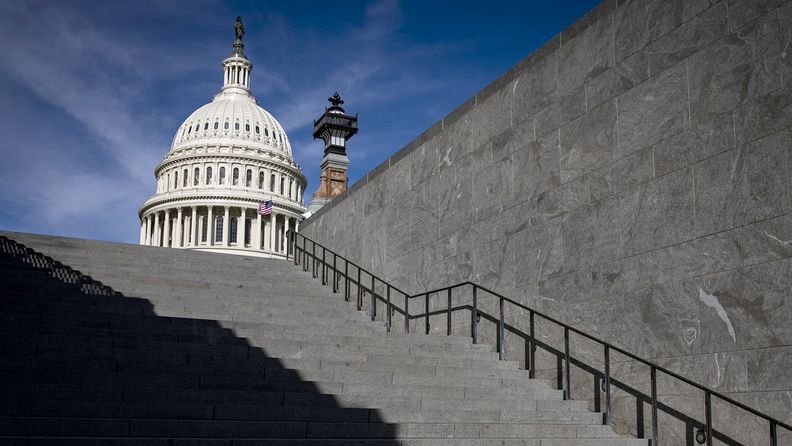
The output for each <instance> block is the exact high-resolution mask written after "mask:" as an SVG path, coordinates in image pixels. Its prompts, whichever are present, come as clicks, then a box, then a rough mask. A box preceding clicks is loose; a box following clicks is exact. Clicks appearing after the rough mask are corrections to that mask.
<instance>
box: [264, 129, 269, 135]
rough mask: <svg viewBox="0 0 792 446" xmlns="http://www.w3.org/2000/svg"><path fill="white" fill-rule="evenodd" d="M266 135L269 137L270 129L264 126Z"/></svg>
mask: <svg viewBox="0 0 792 446" xmlns="http://www.w3.org/2000/svg"><path fill="white" fill-rule="evenodd" d="M264 136H266V137H269V129H268V128H266V127H264Z"/></svg>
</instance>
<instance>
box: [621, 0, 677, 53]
mask: <svg viewBox="0 0 792 446" xmlns="http://www.w3.org/2000/svg"><path fill="white" fill-rule="evenodd" d="M682 12H683V9H682V0H620V1H619V5H618V6H617V8H616V14H615V18H614V20H615V22H616V36H615V41H616V59H617V60H622V59H624V58H626V57H628V56H631V55H632V54H634V53H636V52H638V50H640V49H642V48H643V47H644V46H646V45H647V44H648V43H650V42H653V41H655V40H656V39H657V38H659V37H660V36H662V35H664V34H666V33H667V32H669V31H671V30H672V29H674V28H676V27H678V26H679V25H681V24H682Z"/></svg>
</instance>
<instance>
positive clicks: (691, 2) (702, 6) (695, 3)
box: [684, 0, 721, 21]
mask: <svg viewBox="0 0 792 446" xmlns="http://www.w3.org/2000/svg"><path fill="white" fill-rule="evenodd" d="M720 2H721V0H685V2H684V3H685V5H684V8H685V10H684V15H685V21H688V20H690V19H692V18H693V17H695V16H697V15H698V14H700V13H702V12H703V11H706V10H707V9H709V7H711V6H713V5H717V4H718V3H720Z"/></svg>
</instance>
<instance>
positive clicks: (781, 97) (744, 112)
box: [734, 86, 792, 146]
mask: <svg viewBox="0 0 792 446" xmlns="http://www.w3.org/2000/svg"><path fill="white" fill-rule="evenodd" d="M734 121H735V124H736V125H735V127H736V129H735V133H736V135H737V145H738V146H741V145H743V144H745V143H748V142H751V141H754V140H756V139H759V138H762V137H764V136H767V135H769V134H771V133H774V132H776V131H778V130H781V129H783V128H786V127H790V126H792V86H787V87H784V88H782V89H780V90H778V91H775V92H773V93H771V94H768V95H765V96H762V97H760V98H757V99H755V100H753V101H751V102H748V103H746V104H743V105H742V106H741V107H740V108H738V109H737V110H736V111H735V117H734Z"/></svg>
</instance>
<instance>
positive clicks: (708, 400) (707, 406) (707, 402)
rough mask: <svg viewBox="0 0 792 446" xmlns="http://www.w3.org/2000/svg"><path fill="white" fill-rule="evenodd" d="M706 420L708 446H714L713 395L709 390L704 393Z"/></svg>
mask: <svg viewBox="0 0 792 446" xmlns="http://www.w3.org/2000/svg"><path fill="white" fill-rule="evenodd" d="M704 419H705V420H706V422H707V426H706V428H707V446H712V395H711V394H710V393H709V390H705V391H704ZM653 428H654V426H653Z"/></svg>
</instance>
